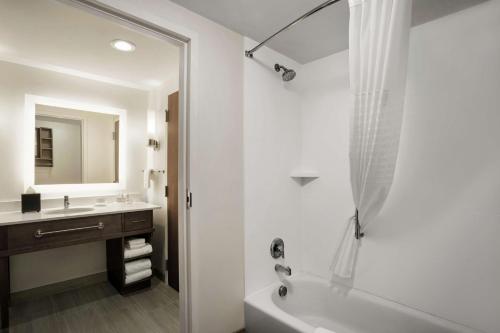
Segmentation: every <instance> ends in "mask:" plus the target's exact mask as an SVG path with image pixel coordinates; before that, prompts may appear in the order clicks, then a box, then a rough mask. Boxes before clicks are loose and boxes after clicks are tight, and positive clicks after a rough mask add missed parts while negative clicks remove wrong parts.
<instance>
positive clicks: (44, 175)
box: [35, 104, 120, 185]
mask: <svg viewBox="0 0 500 333" xmlns="http://www.w3.org/2000/svg"><path fill="white" fill-rule="evenodd" d="M119 121H120V119H119V116H118V115H113V114H104V113H98V112H88V111H82V110H77V109H68V108H61V107H55V106H48V105H42V104H37V105H36V106H35V133H36V136H35V138H36V139H35V184H36V185H46V184H87V183H117V182H118V181H119V179H118V175H119V168H118V166H119V149H118V144H119V130H118V128H119Z"/></svg>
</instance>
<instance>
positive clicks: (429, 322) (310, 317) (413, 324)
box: [245, 275, 477, 333]
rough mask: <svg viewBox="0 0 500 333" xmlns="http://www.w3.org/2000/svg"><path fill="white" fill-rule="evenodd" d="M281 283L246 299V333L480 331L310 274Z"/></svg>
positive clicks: (427, 332) (465, 332) (430, 332)
mask: <svg viewBox="0 0 500 333" xmlns="http://www.w3.org/2000/svg"><path fill="white" fill-rule="evenodd" d="M280 285H281V283H277V284H275V285H273V286H270V287H268V288H265V289H263V290H261V291H259V292H257V293H255V294H252V295H250V296H248V297H247V298H246V299H245V326H246V332H248V333H268V332H269V333H299V332H300V333H313V332H314V330H315V329H316V328H317V327H322V328H325V329H327V330H330V331H331V332H333V333H477V331H475V330H472V329H470V328H467V327H464V326H461V325H458V324H455V323H452V322H449V321H446V320H443V319H440V318H437V317H434V316H432V315H429V314H426V313H423V312H420V311H417V310H414V309H411V308H408V307H405V306H402V305H400V304H397V303H394V302H391V301H387V300H384V299H381V298H379V297H376V296H372V295H370V294H367V293H364V292H361V291H358V290H355V289H352V290H350V291H348V292H347V293H346V291H345V290H341V289H340V288H339V286H332V285H331V284H330V283H328V282H327V281H325V280H322V279H319V278H315V277H312V276H307V275H299V276H296V277H293V278H292V279H290V280H288V281H287V282H286V286H287V287H288V294H287V296H285V297H284V298H281V297H280V296H279V295H278V288H279V286H280Z"/></svg>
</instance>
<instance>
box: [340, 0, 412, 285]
mask: <svg viewBox="0 0 500 333" xmlns="http://www.w3.org/2000/svg"><path fill="white" fill-rule="evenodd" d="M411 6H412V0H349V7H350V22H349V71H350V74H349V75H350V86H351V92H352V94H353V110H352V114H351V137H350V147H349V148H350V151H349V159H350V169H351V186H352V194H353V198H354V203H355V205H356V212H355V214H354V216H353V217H351V218H350V219H349V220H348V221H347V225H346V228H345V231H344V233H343V234H342V238H341V242H340V245H339V247H338V249H337V251H336V253H335V257H334V260H333V264H332V271H333V275H334V278H335V277H337V278H341V279H344V280H345V279H352V278H353V274H354V268H355V265H356V259H357V254H358V249H359V245H360V239H356V238H355V237H354V236H355V232H356V224H357V223H359V227H360V230H359V231H361V232H363V231H364V230H365V228H366V226H367V225H368V224H369V223H370V222H372V221H373V219H374V218H375V217H376V216H377V214H378V213H379V212H380V210H381V208H382V206H383V204H384V202H385V199H386V198H387V195H388V193H389V190H390V188H391V184H392V180H393V175H394V170H395V166H396V159H397V155H398V146H399V136H400V132H401V122H402V115H403V107H404V94H405V85H406V65H407V58H408V41H409V32H410V23H411ZM368 236H369V235H368Z"/></svg>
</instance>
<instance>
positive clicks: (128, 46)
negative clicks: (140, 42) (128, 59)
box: [111, 39, 135, 52]
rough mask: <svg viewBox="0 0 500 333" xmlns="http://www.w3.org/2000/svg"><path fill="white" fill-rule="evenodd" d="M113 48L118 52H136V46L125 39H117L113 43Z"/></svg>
mask: <svg viewBox="0 0 500 333" xmlns="http://www.w3.org/2000/svg"><path fill="white" fill-rule="evenodd" d="M111 46H112V47H113V48H115V49H117V50H118V51H123V52H132V51H134V50H135V44H134V43H132V42H129V41H126V40H123V39H115V40H113V41H111Z"/></svg>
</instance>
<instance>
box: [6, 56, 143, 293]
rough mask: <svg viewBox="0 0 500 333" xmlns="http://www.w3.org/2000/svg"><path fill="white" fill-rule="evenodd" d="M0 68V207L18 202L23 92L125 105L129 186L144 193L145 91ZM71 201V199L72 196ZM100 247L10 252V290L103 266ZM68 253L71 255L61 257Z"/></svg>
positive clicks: (21, 183)
mask: <svg viewBox="0 0 500 333" xmlns="http://www.w3.org/2000/svg"><path fill="white" fill-rule="evenodd" d="M0 73H1V75H0V142H2V144H1V145H0V156H3V162H2V167H1V171H2V172H0V189H1V191H0V208H1V207H4V206H5V207H9V208H11V207H13V206H16V207H18V205H19V203H18V201H19V200H20V195H21V193H22V191H23V188H24V179H23V150H22V149H20V147H22V146H23V144H24V134H23V130H22V129H23V126H24V125H23V121H24V98H25V94H33V95H40V96H47V97H52V98H58V99H64V100H72V101H75V102H81V103H84V104H94V105H104V106H110V107H116V108H122V109H126V110H127V115H128V124H129V126H128V129H127V131H128V133H127V136H128V137H127V145H128V161H127V173H128V175H127V177H128V184H127V185H128V190H129V191H131V192H139V193H142V192H143V181H142V179H143V178H142V169H144V166H145V161H146V148H145V144H144V143H145V142H146V141H145V140H146V109H147V103H148V94H147V92H144V91H139V90H135V89H130V88H124V87H119V86H114V85H110V84H106V83H100V82H97V81H92V80H87V79H81V78H77V77H74V76H68V75H64V74H60V73H55V72H50V71H45V70H41V69H34V68H30V67H26V66H22V65H16V64H10V63H5V62H0ZM61 200H62V199H61ZM10 201H14V203H11V202H10ZM72 202H73V203H74V204H75V203H76V200H72ZM49 205H51V206H53V205H58V206H59V207H60V206H62V202H61V201H59V202H55V201H50V202H42V208H46V207H48V206H49ZM104 251H105V246H104V243H92V244H88V245H87V246H77V247H69V248H62V249H54V250H49V251H44V252H36V253H30V254H23V255H19V256H14V257H11V281H12V291H19V290H24V289H29V288H34V287H38V286H42V285H46V284H49V283H55V282H58V281H64V280H67V279H71V278H77V277H81V276H85V275H89V274H93V273H97V272H102V271H105V269H106V268H105V259H104V257H105V252H104ZM69 257H71V258H73V260H69V259H68V260H65V259H64V258H69ZM74 258H78V260H74ZM61 262H64V263H65V264H64V265H61ZM33 272H36V274H35V275H33Z"/></svg>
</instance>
